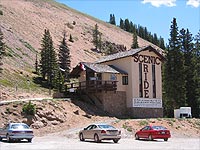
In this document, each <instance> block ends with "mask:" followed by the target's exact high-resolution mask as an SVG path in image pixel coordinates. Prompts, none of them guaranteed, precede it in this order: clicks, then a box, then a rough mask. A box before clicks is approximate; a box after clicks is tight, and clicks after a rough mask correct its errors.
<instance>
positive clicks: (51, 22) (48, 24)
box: [0, 0, 151, 99]
mask: <svg viewBox="0 0 200 150" xmlns="http://www.w3.org/2000/svg"><path fill="white" fill-rule="evenodd" d="M0 10H1V11H2V12H3V15H0V28H1V30H2V32H3V35H4V42H5V44H6V57H4V59H3V69H4V70H3V75H1V76H0V93H3V94H4V95H3V96H4V99H5V98H9V99H15V98H18V97H20V95H25V94H24V93H30V91H34V92H33V93H31V94H29V95H28V97H31V95H33V94H39V95H42V93H47V92H48V91H45V89H42V90H41V88H39V87H35V85H34V84H32V79H33V77H34V76H35V75H34V74H33V73H32V72H33V71H34V64H35V60H36V54H38V57H39V52H40V47H41V46H40V45H41V40H42V37H43V34H44V29H49V30H50V32H51V36H52V38H53V42H54V47H55V48H56V50H57V49H58V46H59V44H60V41H61V40H62V37H63V31H66V33H67V38H68V39H69V35H70V34H71V35H72V37H73V39H74V42H73V43H72V42H69V41H67V42H68V46H69V48H70V53H71V68H73V67H74V66H76V65H77V63H78V62H80V61H85V62H93V61H95V60H97V59H98V58H99V57H101V55H100V54H99V53H97V52H94V51H92V49H93V48H94V46H93V44H92V30H93V29H94V26H95V24H98V26H99V31H100V32H101V33H102V41H105V40H107V41H109V42H112V43H116V44H122V45H124V46H126V47H127V49H130V47H131V44H132V34H130V33H128V32H125V31H123V30H121V29H120V28H118V27H116V26H113V25H111V24H108V23H105V22H103V21H101V20H98V19H96V18H93V17H91V16H88V15H85V14H83V13H81V12H78V11H76V10H73V9H71V8H69V7H67V6H65V5H63V4H60V3H57V2H55V1H53V0H1V1H0ZM138 44H139V46H140V47H141V46H146V45H149V44H151V43H149V42H148V41H145V40H143V39H141V38H139V37H138ZM29 81H30V82H29ZM32 85H33V86H34V88H35V89H33V88H31V89H30V87H31V86H32ZM36 86H37V85H36ZM38 88H39V90H38V91H37V89H38ZM20 89H26V91H23V90H22V91H20ZM41 91H42V92H41ZM17 92H18V93H17ZM0 96H1V95H0ZM24 98H26V97H24ZM0 99H1V98H0Z"/></svg>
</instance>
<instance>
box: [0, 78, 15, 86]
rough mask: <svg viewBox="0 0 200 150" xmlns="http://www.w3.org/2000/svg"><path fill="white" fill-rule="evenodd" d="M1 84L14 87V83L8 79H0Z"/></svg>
mask: <svg viewBox="0 0 200 150" xmlns="http://www.w3.org/2000/svg"><path fill="white" fill-rule="evenodd" d="M0 84H1V85H3V86H12V82H11V81H10V80H7V79H0Z"/></svg>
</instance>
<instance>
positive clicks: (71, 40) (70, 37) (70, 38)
mask: <svg viewBox="0 0 200 150" xmlns="http://www.w3.org/2000/svg"><path fill="white" fill-rule="evenodd" d="M69 41H70V42H72V43H73V42H74V40H73V38H72V35H71V34H70V35H69Z"/></svg>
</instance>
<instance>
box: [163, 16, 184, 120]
mask: <svg viewBox="0 0 200 150" xmlns="http://www.w3.org/2000/svg"><path fill="white" fill-rule="evenodd" d="M180 48H181V43H180V38H179V31H178V26H177V23H176V18H173V21H172V25H171V29H170V39H169V48H168V49H167V54H166V59H167V60H166V62H165V66H164V83H163V84H164V105H165V106H164V107H165V113H166V114H167V115H168V116H169V117H173V112H174V109H175V108H179V107H180V106H185V105H186V94H185V75H184V57H183V53H182V51H181V50H180Z"/></svg>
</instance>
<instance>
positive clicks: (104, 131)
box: [79, 124, 121, 143]
mask: <svg viewBox="0 0 200 150" xmlns="http://www.w3.org/2000/svg"><path fill="white" fill-rule="evenodd" d="M79 139H80V141H85V139H94V141H95V142H98V143H99V142H101V140H113V142H114V143H117V142H118V141H119V140H120V139H121V131H120V130H118V129H116V128H115V127H113V126H111V125H108V124H91V125H89V126H88V127H86V128H84V129H83V130H81V131H80V132H79Z"/></svg>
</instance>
